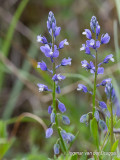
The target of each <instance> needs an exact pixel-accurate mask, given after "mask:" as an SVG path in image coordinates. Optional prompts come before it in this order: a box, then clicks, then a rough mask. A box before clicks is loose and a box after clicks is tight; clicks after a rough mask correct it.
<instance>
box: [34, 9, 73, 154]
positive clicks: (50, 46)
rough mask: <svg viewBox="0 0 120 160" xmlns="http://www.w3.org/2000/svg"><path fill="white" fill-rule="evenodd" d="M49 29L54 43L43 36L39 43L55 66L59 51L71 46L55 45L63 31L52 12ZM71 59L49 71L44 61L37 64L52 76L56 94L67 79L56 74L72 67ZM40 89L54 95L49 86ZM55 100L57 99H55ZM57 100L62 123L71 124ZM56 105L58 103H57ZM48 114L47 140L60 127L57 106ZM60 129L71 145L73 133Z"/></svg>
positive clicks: (64, 108) (57, 147)
mask: <svg viewBox="0 0 120 160" xmlns="http://www.w3.org/2000/svg"><path fill="white" fill-rule="evenodd" d="M47 28H48V31H49V33H50V35H51V37H52V43H51V42H50V43H49V42H48V40H47V39H46V37H44V36H43V37H42V36H41V35H38V36H37V42H40V43H42V44H44V45H43V46H41V47H40V50H41V51H42V52H43V53H44V55H45V56H46V57H49V58H50V60H51V64H52V65H55V59H56V58H58V57H59V50H60V49H62V48H64V46H65V45H69V43H68V41H67V39H64V40H63V41H61V42H60V43H59V45H58V46H57V45H55V40H56V37H57V36H58V35H59V34H60V31H61V27H57V25H56V19H55V17H54V14H53V13H52V12H51V11H50V12H49V15H48V20H47ZM71 60H72V59H71V58H70V57H68V58H64V59H63V60H62V61H61V63H60V64H59V65H56V66H55V67H54V69H53V70H50V69H48V67H47V64H46V63H45V62H44V61H41V62H38V64H37V68H40V69H41V70H43V71H48V72H50V73H51V74H52V80H53V83H55V86H56V93H58V94H59V93H60V86H59V85H58V83H59V81H61V80H64V79H65V78H66V77H65V76H63V75H62V74H60V73H56V70H57V69H58V68H59V67H60V66H67V65H71ZM38 88H39V92H43V91H50V92H52V93H54V90H52V89H49V88H48V86H46V85H44V84H38ZM54 98H55V97H54ZM56 100H57V102H58V110H59V111H60V112H61V114H60V113H59V115H60V116H59V117H62V122H63V123H64V124H66V125H69V124H70V120H69V118H68V117H67V116H65V115H62V114H63V113H64V112H65V111H66V107H65V105H64V104H63V103H61V102H60V101H59V100H58V99H55V101H56ZM55 104H56V102H55ZM48 113H49V114H50V120H51V125H50V127H49V128H48V129H47V130H46V138H49V137H51V136H52V134H53V128H52V127H53V125H56V126H57V125H58V124H56V123H58V120H57V119H56V117H57V116H58V113H56V106H53V104H52V105H51V106H49V107H48ZM57 127H59V126H57ZM59 129H60V134H61V136H62V138H63V140H64V141H65V142H67V143H70V142H72V141H73V139H74V135H72V134H71V133H67V132H66V131H64V130H63V129H61V128H60V127H59ZM59 148H60V146H59V143H58V141H57V143H56V144H55V145H54V153H55V154H59Z"/></svg>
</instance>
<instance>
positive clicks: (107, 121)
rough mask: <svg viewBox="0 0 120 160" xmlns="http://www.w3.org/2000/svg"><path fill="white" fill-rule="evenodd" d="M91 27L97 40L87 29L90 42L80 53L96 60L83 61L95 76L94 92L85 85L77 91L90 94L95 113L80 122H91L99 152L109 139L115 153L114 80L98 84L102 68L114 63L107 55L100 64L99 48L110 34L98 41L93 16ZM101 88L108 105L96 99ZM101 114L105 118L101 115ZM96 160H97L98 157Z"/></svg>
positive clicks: (97, 26)
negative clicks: (103, 135)
mask: <svg viewBox="0 0 120 160" xmlns="http://www.w3.org/2000/svg"><path fill="white" fill-rule="evenodd" d="M90 27H91V30H92V32H93V34H95V39H93V35H92V32H91V31H90V30H89V29H85V31H84V32H83V35H86V37H87V38H88V40H87V41H86V44H82V47H81V48H80V51H83V50H84V51H85V53H86V54H87V55H89V56H92V58H93V60H94V63H93V62H92V61H90V62H88V61H87V60H83V61H81V64H82V67H83V68H85V70H87V71H90V73H91V74H92V75H93V76H94V87H93V91H89V90H88V89H87V87H86V86H85V85H83V84H78V88H77V90H78V91H80V90H81V91H82V92H84V93H90V94H91V95H92V99H93V103H92V107H93V111H92V112H89V113H87V114H84V115H82V116H81V118H80V122H81V123H86V124H88V123H89V122H90V130H91V134H92V135H93V138H94V140H95V143H96V146H97V150H98V151H102V150H103V149H104V145H105V142H106V139H107V138H108V137H109V139H110V142H111V147H110V151H111V152H112V151H113V150H114V151H115V148H114V146H115V144H117V145H118V141H115V140H114V137H113V129H114V127H115V124H116V123H117V119H116V116H118V114H119V111H118V110H119V109H118V108H116V107H115V108H114V107H113V103H115V101H117V96H116V94H115V90H114V88H113V85H112V83H111V81H112V79H111V78H107V79H104V80H103V81H102V82H101V83H100V84H97V76H98V75H99V74H103V73H104V67H101V66H102V65H104V64H106V63H108V62H109V61H112V62H114V58H113V55H112V54H110V55H107V56H106V57H105V58H104V59H103V61H102V62H100V63H98V56H99V54H98V48H100V46H101V45H103V44H107V43H108V42H109V41H110V36H109V34H108V33H106V34H103V35H102V36H101V40H98V38H99V34H100V25H99V23H98V21H97V19H96V17H95V16H93V17H92V19H91V21H90ZM92 49H93V50H94V51H95V54H93V52H92ZM99 86H105V93H106V96H107V104H106V103H105V102H104V101H99V100H98V99H97V97H96V90H97V87H99ZM101 113H102V115H103V116H101V115H100V114H101ZM103 117H104V118H103ZM115 119H116V120H115ZM99 128H100V129H101V130H102V131H103V133H104V134H105V135H106V137H105V139H104V141H103V144H102V146H101V147H100V140H99V133H98V129H99ZM109 135H110V136H109ZM114 141H115V142H114ZM113 148H114V149H113ZM94 158H95V159H96V157H94ZM98 158H99V159H102V158H103V156H98ZM111 159H112V156H111Z"/></svg>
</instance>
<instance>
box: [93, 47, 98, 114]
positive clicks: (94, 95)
mask: <svg viewBox="0 0 120 160" xmlns="http://www.w3.org/2000/svg"><path fill="white" fill-rule="evenodd" d="M97 61H98V56H97V50H96V54H95V78H94V88H93V117H94V113H95V99H96V85H97V70H98V66H97Z"/></svg>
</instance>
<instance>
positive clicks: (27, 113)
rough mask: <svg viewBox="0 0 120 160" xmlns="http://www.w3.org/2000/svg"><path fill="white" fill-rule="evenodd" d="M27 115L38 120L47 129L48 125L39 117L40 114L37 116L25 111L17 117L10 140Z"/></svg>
mask: <svg viewBox="0 0 120 160" xmlns="http://www.w3.org/2000/svg"><path fill="white" fill-rule="evenodd" d="M25 117H29V118H32V119H34V120H36V121H37V122H38V123H39V124H40V125H41V126H42V127H43V129H44V130H45V131H46V129H47V126H46V124H45V123H44V121H43V120H42V119H41V118H40V117H38V116H36V115H34V114H32V113H29V112H25V113H22V114H21V115H19V116H18V117H17V120H16V123H15V125H14V128H13V130H12V133H11V135H10V137H9V140H10V139H11V138H12V137H13V136H15V135H16V133H17V130H18V128H19V126H20V123H21V121H22V119H23V118H25Z"/></svg>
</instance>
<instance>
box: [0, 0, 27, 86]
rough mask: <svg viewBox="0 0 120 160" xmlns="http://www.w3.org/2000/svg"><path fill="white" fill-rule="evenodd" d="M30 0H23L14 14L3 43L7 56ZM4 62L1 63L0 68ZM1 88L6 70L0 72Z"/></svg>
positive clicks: (4, 52) (3, 51)
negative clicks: (19, 21)
mask: <svg viewBox="0 0 120 160" xmlns="http://www.w3.org/2000/svg"><path fill="white" fill-rule="evenodd" d="M28 1H29V0H24V1H21V3H20V5H19V6H18V8H17V10H16V12H15V14H14V16H13V19H12V21H11V24H10V27H9V29H8V32H7V35H6V38H5V40H4V43H3V45H2V53H3V54H4V55H5V56H7V55H8V52H9V49H10V45H11V40H12V37H13V34H14V31H15V27H16V25H17V22H18V20H19V18H20V16H21V14H22V12H23V10H24V8H25V6H26V5H27V3H28ZM2 65H3V64H1V63H0V68H1V66H2ZM0 78H1V80H0V88H1V87H2V83H3V79H4V72H2V71H1V73H0Z"/></svg>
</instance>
